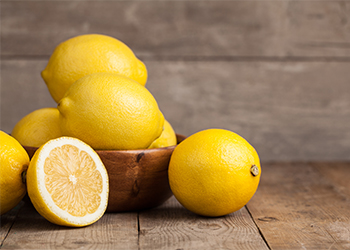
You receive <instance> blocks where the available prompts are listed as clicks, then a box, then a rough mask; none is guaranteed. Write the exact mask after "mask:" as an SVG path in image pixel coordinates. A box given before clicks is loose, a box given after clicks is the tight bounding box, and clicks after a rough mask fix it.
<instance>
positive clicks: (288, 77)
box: [1, 60, 350, 161]
mask: <svg viewBox="0 0 350 250" xmlns="http://www.w3.org/2000/svg"><path fill="white" fill-rule="evenodd" d="M145 63H146V65H147V68H148V71H149V80H148V83H147V85H146V87H147V88H148V89H149V90H150V91H151V92H152V93H153V95H154V96H155V98H156V100H157V101H158V104H159V106H160V108H161V110H162V111H163V113H164V115H165V117H166V118H167V119H168V120H169V122H170V123H171V124H172V125H173V126H174V128H175V130H176V131H177V132H178V133H180V134H184V135H191V134H193V133H195V132H197V131H199V130H203V129H207V128H213V127H221V128H226V129H230V130H232V131H235V132H237V133H239V134H240V135H242V136H243V137H245V138H246V139H247V140H248V141H249V142H250V143H251V144H252V145H254V147H255V148H256V149H257V151H258V153H259V155H260V156H261V159H262V160H263V161H271V160H283V161H286V160H303V161H305V160H309V161H311V160H317V161H321V160H327V161H330V160H333V161H334V160H338V161H341V160H344V161H346V160H347V161H349V160H350V154H349V152H348V149H349V147H350V130H349V126H348V124H350V89H349V88H350V85H349V79H350V71H349V68H350V63H345V62H230V61H210V62H183V61H180V62H176V61H175V62H174V61H162V62H158V61H145ZM45 65H46V61H44V60H33V61H26V60H4V61H3V62H2V74H1V81H2V86H1V118H2V119H1V129H2V130H4V131H6V132H8V133H10V132H11V130H12V128H13V126H14V125H15V124H16V123H17V122H18V121H19V119H20V118H21V117H23V116H24V115H26V114H27V113H29V112H31V111H33V110H35V109H38V108H42V107H46V106H55V105H56V104H55V103H54V102H53V100H52V98H51V96H50V95H49V93H48V91H47V89H46V86H45V83H44V82H43V80H42V79H41V77H40V71H41V70H42V69H44V67H45ZM335 121H336V122H335ZM301 145H302V146H301Z"/></svg>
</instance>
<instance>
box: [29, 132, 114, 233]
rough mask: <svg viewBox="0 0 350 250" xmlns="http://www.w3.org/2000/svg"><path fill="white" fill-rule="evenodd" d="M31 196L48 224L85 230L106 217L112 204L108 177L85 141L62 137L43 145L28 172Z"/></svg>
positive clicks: (35, 155)
mask: <svg viewBox="0 0 350 250" xmlns="http://www.w3.org/2000/svg"><path fill="white" fill-rule="evenodd" d="M27 189H28V196H29V198H30V200H31V201H32V203H33V205H34V207H35V209H36V210H37V211H38V213H40V214H41V215H42V216H43V217H45V218H46V219H47V220H48V221H50V222H52V223H54V224H57V225H62V226H71V227H82V226H87V225H90V224H92V223H94V222H96V221H97V220H98V219H99V218H101V217H102V215H103V214H104V212H105V211H106V208H107V203H108V192H109V183H108V174H107V170H106V168H105V167H104V165H103V163H102V161H101V160H100V158H99V156H98V155H97V153H96V152H95V151H94V150H93V149H92V148H91V147H90V146H88V145H87V144H85V143H84V142H82V141H80V140H78V139H76V138H70V137H60V138H57V139H54V140H50V141H48V142H47V143H45V144H44V145H42V146H41V147H40V148H39V149H38V150H37V151H36V152H35V154H34V156H33V158H32V160H31V161H30V165H29V167H28V171H27Z"/></svg>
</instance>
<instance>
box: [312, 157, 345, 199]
mask: <svg viewBox="0 0 350 250" xmlns="http://www.w3.org/2000/svg"><path fill="white" fill-rule="evenodd" d="M311 165H312V166H313V167H314V168H315V169H316V171H318V172H320V173H321V174H322V176H323V177H324V178H326V179H327V180H328V181H330V182H331V183H332V185H333V186H334V188H335V189H336V190H337V192H338V193H341V194H344V196H345V197H346V199H348V200H349V199H350V181H349V180H350V164H349V162H346V163H345V162H333V163H322V162H317V163H311Z"/></svg>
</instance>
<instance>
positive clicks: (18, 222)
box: [0, 162, 350, 249]
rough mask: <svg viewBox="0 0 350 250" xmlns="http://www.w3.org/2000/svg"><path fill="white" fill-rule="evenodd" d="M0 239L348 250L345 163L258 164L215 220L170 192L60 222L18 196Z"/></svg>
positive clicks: (43, 244) (36, 245)
mask: <svg viewBox="0 0 350 250" xmlns="http://www.w3.org/2000/svg"><path fill="white" fill-rule="evenodd" d="M0 239H1V248H2V249H76V248H79V249H350V163H349V162H348V163H341V162H339V163H322V162H318V163H315V162H310V163H265V164H263V165H262V179H261V182H260V186H259V188H258V191H257V193H256V194H255V195H254V197H253V198H252V200H251V201H250V202H249V203H248V204H247V206H245V207H244V208H242V209H241V210H239V211H237V212H235V213H232V214H229V215H227V216H223V217H219V218H205V217H201V216H197V215H195V214H193V213H191V212H189V211H188V210H186V209H185V208H184V207H182V206H181V205H180V204H179V203H178V202H177V201H176V199H175V198H174V197H172V198H170V199H169V200H168V201H167V202H166V203H165V204H163V205H161V206H159V207H157V208H154V209H150V210H146V211H140V212H130V213H106V214H105V215H104V216H103V217H102V218H101V219H100V220H99V221H98V222H96V223H95V224H93V225H91V226H88V227H84V228H67V227H61V226H57V225H54V224H51V223H50V222H48V221H46V220H45V219H44V218H43V217H41V216H40V215H39V214H38V213H37V212H36V211H35V209H34V208H33V207H32V205H31V204H30V203H29V202H28V201H27V202H23V201H22V202H21V204H20V205H19V206H17V207H16V208H15V209H13V210H12V211H10V212H9V213H7V214H6V215H3V216H1V231H0Z"/></svg>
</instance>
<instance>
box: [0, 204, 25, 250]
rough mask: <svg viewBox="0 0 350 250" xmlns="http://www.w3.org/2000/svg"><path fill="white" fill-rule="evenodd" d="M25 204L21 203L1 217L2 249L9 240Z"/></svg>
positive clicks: (0, 244) (0, 242) (0, 237)
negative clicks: (6, 240)
mask: <svg viewBox="0 0 350 250" xmlns="http://www.w3.org/2000/svg"><path fill="white" fill-rule="evenodd" d="M23 205H24V202H22V201H21V202H20V203H19V204H18V205H17V206H16V207H15V208H13V209H12V210H11V211H9V212H7V213H6V214H3V215H1V216H0V220H1V221H0V248H1V246H2V245H3V243H4V240H5V239H6V238H7V236H8V234H9V232H10V230H11V229H12V226H13V224H14V223H15V220H16V218H17V215H18V212H19V211H20V210H21V209H22V207H23Z"/></svg>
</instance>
